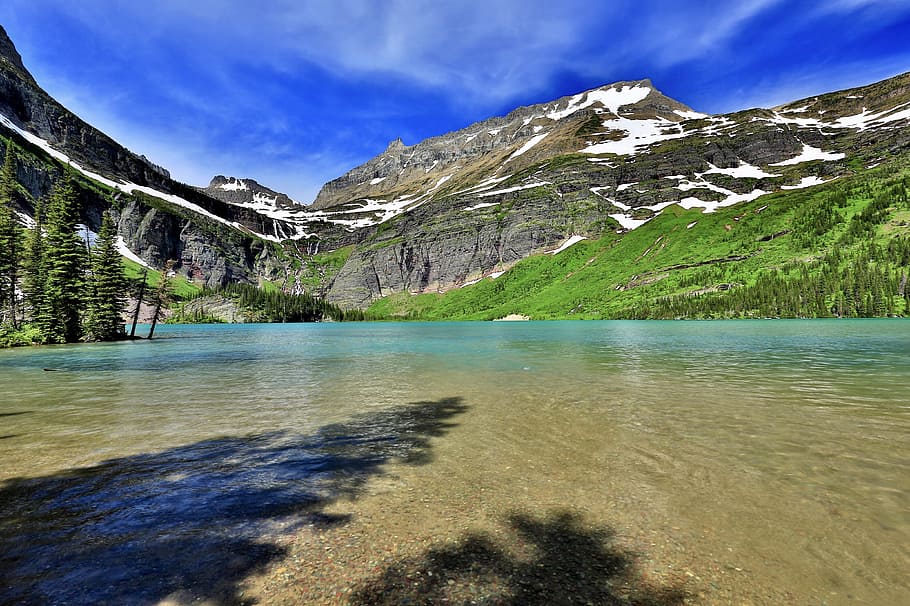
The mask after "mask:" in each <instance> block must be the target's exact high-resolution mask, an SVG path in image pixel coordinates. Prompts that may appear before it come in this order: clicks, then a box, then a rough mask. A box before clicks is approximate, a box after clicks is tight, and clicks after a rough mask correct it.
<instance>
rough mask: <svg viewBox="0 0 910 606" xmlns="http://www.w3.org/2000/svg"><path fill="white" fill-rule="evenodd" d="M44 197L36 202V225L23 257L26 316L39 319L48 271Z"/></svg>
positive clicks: (26, 243)
mask: <svg viewBox="0 0 910 606" xmlns="http://www.w3.org/2000/svg"><path fill="white" fill-rule="evenodd" d="M44 215H45V205H44V199H43V198H39V199H38V202H37V203H36V204H35V226H34V227H33V228H32V230H31V231H29V233H28V235H27V236H26V238H25V255H24V256H23V258H22V274H23V275H22V292H23V294H24V295H25V306H26V317H27V318H31V319H32V320H37V317H38V312H39V310H40V309H41V306H42V305H43V303H44V288H45V286H46V285H47V272H46V271H45V267H44Z"/></svg>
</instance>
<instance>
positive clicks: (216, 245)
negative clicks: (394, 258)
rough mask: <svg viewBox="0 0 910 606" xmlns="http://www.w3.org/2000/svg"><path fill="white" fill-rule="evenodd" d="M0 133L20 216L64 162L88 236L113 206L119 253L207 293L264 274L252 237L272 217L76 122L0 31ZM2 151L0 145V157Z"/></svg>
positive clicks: (261, 246)
mask: <svg viewBox="0 0 910 606" xmlns="http://www.w3.org/2000/svg"><path fill="white" fill-rule="evenodd" d="M0 135H2V136H3V137H4V138H5V139H8V140H10V141H13V142H14V143H15V145H16V148H17V150H18V153H17V162H16V164H17V176H18V180H19V183H20V184H21V185H22V186H23V193H24V194H25V195H23V196H21V197H20V199H18V200H17V206H18V210H19V211H20V212H21V213H22V214H23V215H31V214H32V212H33V207H34V202H35V201H36V200H37V199H39V198H41V197H45V196H48V195H49V194H50V192H51V191H52V189H53V187H54V183H56V181H57V180H59V179H60V178H61V176H62V175H63V172H64V170H66V167H67V165H69V166H70V167H74V168H75V169H76V171H77V174H79V176H80V177H81V178H80V182H81V184H82V187H81V188H80V194H81V199H82V204H83V213H82V214H83V222H84V223H85V224H86V225H88V226H89V227H90V228H92V229H95V230H97V229H98V227H99V225H100V218H101V215H102V212H103V211H104V210H105V209H107V208H109V207H112V208H113V210H114V211H115V215H116V216H117V218H118V228H119V231H120V235H121V236H123V238H124V240H125V242H126V244H127V246H128V247H130V248H131V250H133V252H135V253H136V254H138V255H139V256H140V257H141V258H143V259H144V260H145V261H146V262H148V263H149V264H151V265H152V266H155V267H161V266H163V265H164V263H165V262H166V261H167V260H169V259H173V260H176V261H177V263H178V264H177V270H178V271H180V272H181V273H184V274H186V275H188V276H189V277H192V278H195V279H197V280H198V281H200V282H202V283H204V284H206V285H209V286H216V285H220V284H226V283H227V282H230V281H236V280H240V281H251V280H255V279H257V277H258V276H259V275H260V274H261V273H263V272H268V271H270V267H268V266H267V264H265V265H263V263H262V259H264V258H268V255H263V252H264V251H265V249H266V248H267V243H265V242H263V241H262V239H260V238H257V237H256V236H255V234H258V233H259V232H265V233H271V232H274V231H277V230H278V229H277V228H276V227H275V225H274V223H275V221H274V220H273V219H271V218H269V217H267V216H264V215H262V214H260V213H257V212H255V211H253V210H251V209H248V208H242V207H235V206H232V205H230V204H227V203H225V202H223V201H221V200H218V199H215V198H212V197H210V196H208V195H206V194H205V193H204V192H200V191H197V190H195V189H193V188H190V187H188V186H186V185H183V184H182V183H178V182H175V181H173V180H172V179H171V178H170V175H169V173H168V172H167V171H166V170H165V169H163V168H161V167H159V166H156V165H154V164H152V163H151V162H149V161H148V160H147V159H146V158H144V157H143V156H138V155H136V154H134V153H132V152H130V151H129V150H127V149H126V148H124V147H123V146H121V145H120V144H118V143H117V142H116V141H114V140H113V139H111V138H110V137H108V136H107V135H105V134H104V133H102V132H101V131H99V130H98V129H96V128H94V127H93V126H91V125H89V124H86V123H85V122H83V121H82V120H81V119H79V118H78V117H77V116H75V115H74V114H73V113H72V112H70V111H69V110H67V109H66V108H65V107H63V106H62V105H60V104H59V103H58V102H57V101H55V100H54V99H53V98H52V97H50V96H49V95H48V94H47V93H46V92H45V91H44V90H42V89H41V88H40V87H39V86H38V84H37V83H36V82H35V80H34V78H33V77H32V76H31V75H30V74H29V73H28V71H27V70H26V68H25V66H24V64H23V62H22V58H21V57H20V56H19V53H18V52H17V51H16V49H15V46H14V45H13V43H12V41H11V40H10V39H9V37H8V36H7V35H6V32H5V31H4V30H3V29H2V28H0ZM6 148H7V143H6V141H5V140H4V139H0V153H3V154H5V153H6ZM98 183H100V184H101V186H98ZM113 198H116V201H114V202H112V199H113ZM212 217H215V218H216V219H213V218H212Z"/></svg>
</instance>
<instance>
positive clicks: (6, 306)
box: [0, 141, 22, 327]
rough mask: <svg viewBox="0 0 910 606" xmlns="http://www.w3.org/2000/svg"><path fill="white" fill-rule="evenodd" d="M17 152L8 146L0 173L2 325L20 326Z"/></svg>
mask: <svg viewBox="0 0 910 606" xmlns="http://www.w3.org/2000/svg"><path fill="white" fill-rule="evenodd" d="M15 161H16V160H15V151H14V149H13V144H12V142H11V141H10V142H7V144H6V158H5V160H4V162H3V168H2V169H0V323H2V321H6V322H8V323H10V324H12V325H13V327H16V326H17V307H18V305H17V300H18V295H17V293H16V287H17V285H18V282H19V266H20V263H21V259H20V256H21V249H22V233H21V229H20V227H19V220H18V218H17V217H16V213H15V210H14V206H13V196H14V194H15V191H16V165H15Z"/></svg>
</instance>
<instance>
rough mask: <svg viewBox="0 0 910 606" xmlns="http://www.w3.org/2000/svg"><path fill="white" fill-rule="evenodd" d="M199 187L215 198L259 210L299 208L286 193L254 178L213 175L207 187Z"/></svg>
mask: <svg viewBox="0 0 910 606" xmlns="http://www.w3.org/2000/svg"><path fill="white" fill-rule="evenodd" d="M200 189H201V191H203V192H205V193H206V194H208V195H209V196H211V197H213V198H215V199H216V200H221V201H222V202H227V203H228V204H233V205H235V206H245V207H250V208H253V207H256V208H258V209H260V210H262V209H264V208H268V207H272V208H299V206H300V205H299V204H298V203H297V202H295V201H294V200H292V199H291V198H290V197H289V196H288V195H287V194H283V193H281V192H277V191H275V190H273V189H270V188H268V187H266V186H265V185H262V184H260V183H259V182H258V181H256V180H255V179H240V178H237V177H226V176H224V175H215V176H214V177H212V180H211V181H210V182H209V185H208V187H205V188H200Z"/></svg>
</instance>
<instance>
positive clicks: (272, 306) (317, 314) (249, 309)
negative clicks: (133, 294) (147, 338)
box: [170, 284, 374, 322]
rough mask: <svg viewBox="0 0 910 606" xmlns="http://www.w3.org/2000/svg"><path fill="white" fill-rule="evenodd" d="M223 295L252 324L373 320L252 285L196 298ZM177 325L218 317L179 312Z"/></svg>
mask: <svg viewBox="0 0 910 606" xmlns="http://www.w3.org/2000/svg"><path fill="white" fill-rule="evenodd" d="M211 295H220V296H223V297H226V298H229V299H232V300H233V301H234V302H235V303H236V304H237V306H238V307H240V308H241V310H242V314H243V316H244V319H246V320H247V321H250V322H320V321H322V320H334V321H336V322H350V321H363V320H370V319H374V318H372V317H370V316H369V315H368V314H366V313H365V312H364V311H363V310H360V309H354V310H345V309H342V308H340V307H338V306H337V305H334V304H332V303H329V302H328V301H325V300H324V299H320V298H318V297H314V296H312V295H310V294H307V293H300V294H293V293H288V292H284V291H281V290H277V289H276V290H265V289H262V288H258V287H256V286H254V285H252V284H228V285H226V286H223V287H221V288H218V289H214V290H209V289H206V290H203V291H202V292H201V293H200V294H199V295H197V297H196V298H197V299H204V298H205V297H207V296H211ZM170 321H175V322H213V321H219V320H218V318H216V317H214V316H213V315H212V314H210V313H208V312H206V310H205V309H204V307H195V308H194V309H193V311H191V312H185V311H184V312H179V313H178V314H177V315H175V316H174V317H173V319H172V320H170Z"/></svg>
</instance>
